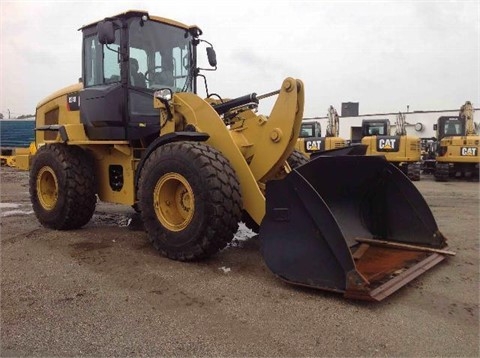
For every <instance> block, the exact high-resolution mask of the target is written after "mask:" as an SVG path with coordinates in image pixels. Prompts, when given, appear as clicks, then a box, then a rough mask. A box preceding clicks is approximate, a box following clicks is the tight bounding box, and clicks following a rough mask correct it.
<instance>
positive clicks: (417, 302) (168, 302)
mask: <svg viewBox="0 0 480 358" xmlns="http://www.w3.org/2000/svg"><path fill="white" fill-rule="evenodd" d="M0 174H1V226H0V229H1V321H0V322H1V350H0V355H1V356H2V357H8V356H49V357H52V356H62V357H67V356H179V357H186V356H204V357H207V356H208V357H211V356H223V357H232V356H242V357H245V356H252V357H253V356H255V357H259V356H269V357H273V356H275V357H280V356H283V357H287V356H288V357H294V356H295V357H300V356H311V357H313V356H315V357H326V356H332V357H333V356H335V357H359V356H364V357H366V356H369V357H370V356H380V357H387V356H389V357H391V356H397V357H400V356H402V357H403V356H404V357H407V356H408V357H432V356H436V357H478V356H479V355H480V352H479V282H480V280H479V214H480V212H479V184H478V183H471V182H457V181H456V182H447V183H437V182H435V181H433V180H432V179H431V178H430V177H428V176H427V177H425V176H424V177H423V178H422V181H420V182H417V183H416V184H415V185H416V186H417V187H418V188H419V189H420V191H421V192H422V194H423V195H424V196H425V198H426V200H427V202H428V203H429V205H430V207H431V209H432V212H433V213H434V215H435V218H436V220H437V223H438V225H439V228H440V230H441V231H442V232H443V234H444V235H445V236H446V237H447V238H448V239H449V241H448V242H449V250H452V251H455V252H456V253H457V255H456V256H454V257H449V258H448V259H447V260H446V261H444V262H442V263H440V264H439V265H438V266H436V267H435V268H433V269H432V270H430V271H428V272H427V273H425V274H424V275H422V276H420V277H419V278H417V279H416V280H414V281H413V282H411V283H409V284H408V285H407V286H406V287H403V288H402V289H401V290H400V291H398V292H396V293H395V294H394V295H392V296H391V297H389V298H387V299H386V300H385V301H383V302H381V303H366V302H356V301H348V300H346V299H344V298H343V297H342V296H341V295H339V294H335V293H329V292H323V291H316V290H311V289H301V288H298V287H295V286H291V285H288V284H286V283H284V282H283V281H281V280H279V279H278V278H276V277H275V276H274V275H273V274H272V273H271V272H270V271H269V270H268V269H267V267H266V266H265V264H264V262H263V260H262V257H261V255H260V252H259V243H258V239H257V238H255V237H254V238H250V239H247V240H244V238H245V237H246V236H248V235H247V234H248V233H246V230H245V229H243V230H241V231H239V233H238V238H239V240H235V242H234V244H233V245H231V246H229V247H228V248H226V249H225V250H223V251H222V252H221V253H219V254H218V255H216V256H215V257H213V258H211V259H209V260H206V261H203V262H201V263H180V262H175V261H171V260H169V259H166V258H163V257H161V256H160V255H159V254H157V252H156V251H155V250H154V249H153V248H152V247H151V246H150V244H149V242H148V240H147V237H146V234H145V233H143V232H142V231H132V230H130V229H129V228H128V227H127V220H128V217H129V215H131V214H132V210H131V209H130V208H128V207H123V206H116V205H110V204H103V203H100V204H98V206H97V211H96V213H95V215H94V218H93V220H92V221H91V222H90V223H89V224H88V225H87V226H86V227H85V228H83V229H81V230H75V231H69V232H60V231H52V230H48V229H45V228H43V227H41V226H40V225H39V224H38V222H37V221H36V219H35V216H34V214H33V212H32V208H31V205H30V200H29V196H28V173H27V172H19V171H15V170H13V169H10V168H4V167H2V168H1V172H0Z"/></svg>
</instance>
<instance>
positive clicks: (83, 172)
mask: <svg viewBox="0 0 480 358" xmlns="http://www.w3.org/2000/svg"><path fill="white" fill-rule="evenodd" d="M29 186H30V200H31V202H32V206H33V211H34V212H35V215H36V217H37V219H38V221H39V222H40V223H41V224H42V225H43V226H45V227H48V228H51V229H56V230H71V229H78V228H80V227H82V226H84V225H85V224H87V223H88V222H89V221H90V219H91V218H92V215H93V213H94V211H95V205H96V202H97V199H96V195H95V194H96V193H95V178H94V175H93V161H92V159H91V158H90V157H89V156H88V154H87V153H86V152H85V151H84V150H83V149H81V148H80V147H76V146H68V145H64V144H46V145H44V146H42V147H41V148H40V149H39V150H38V152H37V153H36V154H35V156H34V158H33V163H32V168H31V170H30V181H29Z"/></svg>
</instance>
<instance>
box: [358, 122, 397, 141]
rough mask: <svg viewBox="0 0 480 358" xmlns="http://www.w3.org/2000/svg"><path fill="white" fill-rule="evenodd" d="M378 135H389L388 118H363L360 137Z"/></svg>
mask: <svg viewBox="0 0 480 358" xmlns="http://www.w3.org/2000/svg"><path fill="white" fill-rule="evenodd" d="M379 135H380V136H385V135H390V121H389V120H388V119H364V120H363V121H362V138H363V137H370V136H379Z"/></svg>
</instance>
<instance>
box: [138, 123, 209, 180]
mask: <svg viewBox="0 0 480 358" xmlns="http://www.w3.org/2000/svg"><path fill="white" fill-rule="evenodd" d="M209 138H210V135H209V134H208V133H201V132H173V133H167V134H164V135H162V136H160V137H158V138H157V139H155V140H154V141H153V142H152V143H150V145H149V146H148V148H147V150H146V151H145V153H144V154H143V156H142V159H140V163H138V167H137V170H136V171H135V189H138V180H139V179H140V172H141V171H142V168H143V165H144V164H145V160H146V159H147V158H148V157H149V156H150V154H151V153H152V152H153V151H154V150H155V149H157V148H158V147H160V146H162V145H165V144H167V143H172V142H180V141H190V142H205V141H207V140H208V139H209Z"/></svg>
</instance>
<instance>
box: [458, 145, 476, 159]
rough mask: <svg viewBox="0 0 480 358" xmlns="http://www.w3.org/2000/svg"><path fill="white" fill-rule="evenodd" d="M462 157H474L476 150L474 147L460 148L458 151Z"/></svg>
mask: <svg viewBox="0 0 480 358" xmlns="http://www.w3.org/2000/svg"><path fill="white" fill-rule="evenodd" d="M460 155H461V156H462V157H476V156H477V155H478V148H476V147H462V148H461V149H460Z"/></svg>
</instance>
